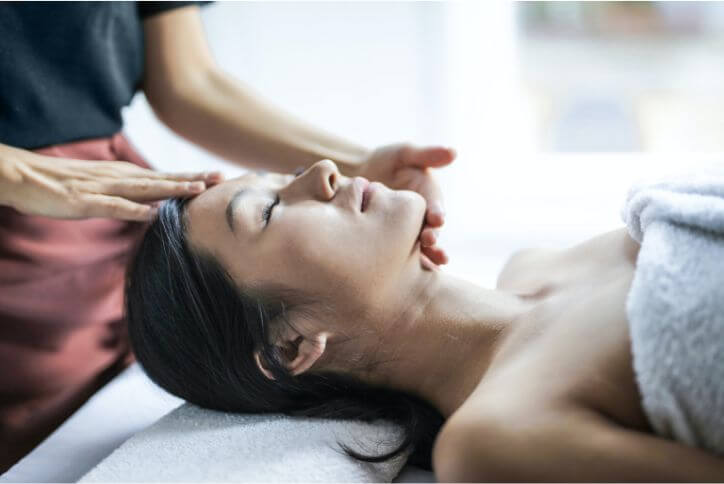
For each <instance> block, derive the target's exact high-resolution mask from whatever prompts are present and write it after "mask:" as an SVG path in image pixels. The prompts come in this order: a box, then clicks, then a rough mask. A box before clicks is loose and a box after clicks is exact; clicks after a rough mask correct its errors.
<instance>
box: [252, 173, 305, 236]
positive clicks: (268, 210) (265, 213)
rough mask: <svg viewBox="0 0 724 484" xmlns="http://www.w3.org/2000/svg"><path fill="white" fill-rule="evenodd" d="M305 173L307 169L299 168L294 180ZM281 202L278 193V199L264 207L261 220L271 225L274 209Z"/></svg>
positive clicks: (275, 198)
mask: <svg viewBox="0 0 724 484" xmlns="http://www.w3.org/2000/svg"><path fill="white" fill-rule="evenodd" d="M304 171H305V168H304V167H302V166H300V167H299V168H297V169H296V170H294V178H296V177H298V176H299V175H301V174H302V173H304ZM280 201H281V200H280V199H279V194H278V193H277V195H276V197H274V201H273V202H272V203H270V204H269V205H267V206H266V207H264V209H263V210H262V212H261V218H262V219H263V220H264V223H265V224H269V219H270V218H271V215H272V210H274V207H275V206H276V205H278V204H279V202H280Z"/></svg>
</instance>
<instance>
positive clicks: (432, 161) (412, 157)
mask: <svg viewBox="0 0 724 484" xmlns="http://www.w3.org/2000/svg"><path fill="white" fill-rule="evenodd" d="M455 156H457V153H455V150H454V149H452V148H444V147H442V146H430V147H426V148H416V147H414V146H405V147H403V148H401V152H400V157H401V161H402V163H403V164H404V165H405V166H415V167H418V168H439V167H441V166H445V165H449V164H450V163H452V161H453V160H454V159H455Z"/></svg>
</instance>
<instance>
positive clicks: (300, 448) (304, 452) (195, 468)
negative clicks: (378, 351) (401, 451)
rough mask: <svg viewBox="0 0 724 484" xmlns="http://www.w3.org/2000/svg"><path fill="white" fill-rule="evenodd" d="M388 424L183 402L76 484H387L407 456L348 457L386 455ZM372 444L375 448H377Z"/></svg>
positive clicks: (393, 438)
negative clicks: (373, 460)
mask: <svg viewBox="0 0 724 484" xmlns="http://www.w3.org/2000/svg"><path fill="white" fill-rule="evenodd" d="M401 437H402V435H401V432H400V428H399V427H397V426H394V425H392V424H390V423H388V422H384V421H378V422H375V423H364V422H361V421H346V420H326V419H313V418H301V417H288V416H285V415H280V414H271V415H242V414H233V413H225V412H216V411H213V410H207V409H203V408H200V407H197V406H195V405H192V404H189V403H186V404H184V405H182V406H180V407H179V408H177V409H176V410H173V411H172V412H171V413H169V414H168V415H166V416H165V417H163V418H161V419H160V420H159V421H157V422H156V423H155V424H153V425H152V426H151V427H149V428H147V429H146V430H144V431H142V432H140V433H138V434H136V435H135V436H133V437H132V438H131V439H129V440H128V441H126V442H125V443H124V444H123V445H121V446H120V447H119V448H118V449H116V450H115V451H114V452H113V453H112V454H111V455H110V456H108V457H107V458H106V459H105V460H103V461H102V462H101V463H100V464H98V466H96V467H95V468H94V469H93V470H91V471H90V472H89V473H88V474H86V475H85V476H84V477H83V478H82V479H81V480H80V481H79V482H119V481H123V482H138V481H156V482H159V481H185V482H188V481H197V482H229V481H234V482H391V481H392V479H394V478H395V476H397V474H398V473H399V472H400V469H402V467H403V466H404V465H405V462H406V461H407V457H408V456H407V454H405V455H402V456H398V457H396V458H395V459H392V460H390V461H389V462H382V463H376V464H371V463H363V462H360V461H357V460H356V459H353V458H351V457H348V456H347V455H346V454H345V453H344V452H343V451H342V450H341V449H340V448H339V447H338V445H337V441H339V442H342V443H344V444H346V445H348V446H349V447H352V448H353V449H354V450H356V451H358V452H362V453H365V454H366V455H379V454H380V453H382V452H385V451H389V450H392V449H393V448H394V447H395V444H397V443H398V442H399V439H401ZM378 444H379V445H378Z"/></svg>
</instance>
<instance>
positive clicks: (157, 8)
mask: <svg viewBox="0 0 724 484" xmlns="http://www.w3.org/2000/svg"><path fill="white" fill-rule="evenodd" d="M207 3H212V2H136V6H137V7H138V16H139V17H141V20H145V19H147V18H148V17H151V16H153V15H157V14H159V13H163V12H166V11H168V10H172V9H174V8H180V7H188V6H189V5H206V4H207Z"/></svg>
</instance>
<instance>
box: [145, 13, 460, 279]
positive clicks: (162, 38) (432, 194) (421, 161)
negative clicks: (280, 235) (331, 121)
mask: <svg viewBox="0 0 724 484" xmlns="http://www.w3.org/2000/svg"><path fill="white" fill-rule="evenodd" d="M144 34H145V53H146V55H145V71H144V72H145V73H144V78H143V90H144V92H145V94H146V97H147V99H148V101H149V104H150V105H151V107H152V108H153V110H154V112H155V113H156V115H157V116H158V118H159V119H160V120H161V121H163V122H164V124H166V125H167V126H168V127H169V128H171V129H172V130H173V131H175V132H176V133H178V134H179V135H181V136H182V137H184V138H186V139H188V140H189V141H191V142H193V143H195V144H198V145H199V146H201V147H203V148H205V149H207V150H208V151H210V152H212V153H215V154H216V155H218V156H220V157H222V158H225V159H227V160H229V161H232V162H234V163H237V164H240V165H243V166H246V167H248V168H256V169H263V170H270V171H277V172H282V173H291V172H292V171H294V170H295V169H297V168H300V167H303V168H306V167H308V166H310V165H311V164H313V163H315V162H316V161H319V160H321V159H325V158H327V159H331V160H333V161H334V162H336V163H337V165H338V166H339V168H340V170H341V171H342V173H344V174H345V175H347V176H354V175H360V176H364V177H367V178H369V179H370V180H376V181H380V182H382V183H384V184H386V185H387V186H389V187H390V188H393V189H398V190H414V191H416V192H418V193H419V194H420V195H422V196H423V197H424V198H425V201H426V202H427V210H426V213H425V222H424V227H423V229H422V231H421V233H420V237H419V239H420V243H421V248H422V252H423V255H424V256H425V257H423V266H424V267H426V268H432V265H430V264H427V262H428V258H429V261H432V262H434V263H435V264H444V263H446V262H447V255H446V254H445V252H444V251H443V250H442V249H441V248H440V247H438V246H437V244H436V242H437V232H438V230H439V228H440V226H442V224H443V222H444V209H443V204H442V195H441V193H440V189H439V187H438V186H437V183H436V182H435V180H434V179H433V177H432V174H431V170H430V168H439V167H442V166H445V165H448V164H450V163H451V162H452V161H453V159H454V158H455V152H454V151H453V150H452V149H449V148H445V147H425V148H418V147H414V146H411V145H409V144H399V145H391V146H383V147H381V148H378V149H375V150H370V149H367V148H365V147H363V146H360V145H358V144H356V143H353V142H351V141H348V140H345V139H343V138H341V137H338V136H335V135H333V134H330V133H326V132H324V131H323V130H321V129H318V128H316V127H313V126H311V125H309V124H307V123H305V122H303V121H301V120H299V119H296V118H295V117H294V116H292V115H290V114H289V113H286V112H285V111H283V110H281V109H279V108H277V107H275V106H274V105H272V104H271V103H269V102H267V101H265V100H264V99H262V97H261V96H259V95H258V94H256V93H255V92H254V91H253V90H252V89H251V88H250V87H249V86H248V85H246V84H244V83H242V82H241V81H239V80H237V79H233V78H232V77H231V76H229V75H227V74H226V73H224V72H223V71H222V70H221V69H220V68H219V67H218V66H217V65H216V63H215V62H214V60H213V58H212V55H211V52H210V50H209V47H208V44H207V42H206V38H205V36H204V31H203V26H202V23H201V18H200V15H199V8H198V7H197V6H188V7H183V8H179V9H175V10H171V11H169V12H165V13H162V14H159V15H155V16H153V17H151V18H149V19H147V20H145V21H144ZM243 47H244V46H240V47H239V48H243ZM249 48H251V47H249ZM370 122H374V120H370Z"/></svg>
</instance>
